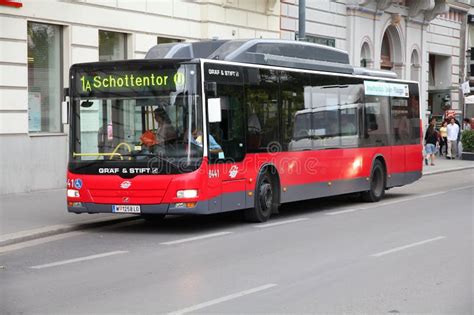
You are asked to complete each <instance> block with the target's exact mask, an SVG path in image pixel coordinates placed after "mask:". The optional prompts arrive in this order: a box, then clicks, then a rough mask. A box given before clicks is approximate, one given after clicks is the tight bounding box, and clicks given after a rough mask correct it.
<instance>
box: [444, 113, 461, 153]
mask: <svg viewBox="0 0 474 315" xmlns="http://www.w3.org/2000/svg"><path fill="white" fill-rule="evenodd" d="M447 128H448V154H447V156H446V158H447V159H449V160H452V159H454V158H455V157H456V153H457V148H458V145H457V141H458V134H459V126H458V125H457V124H456V123H455V122H454V118H451V121H450V122H449V125H448V127H447Z"/></svg>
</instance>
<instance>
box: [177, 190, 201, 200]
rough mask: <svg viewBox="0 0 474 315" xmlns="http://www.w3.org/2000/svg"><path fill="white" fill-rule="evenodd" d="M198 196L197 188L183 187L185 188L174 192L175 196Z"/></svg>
mask: <svg viewBox="0 0 474 315" xmlns="http://www.w3.org/2000/svg"><path fill="white" fill-rule="evenodd" d="M197 196H198V191H197V189H185V190H178V191H177V192H176V197H177V198H196V197H197Z"/></svg>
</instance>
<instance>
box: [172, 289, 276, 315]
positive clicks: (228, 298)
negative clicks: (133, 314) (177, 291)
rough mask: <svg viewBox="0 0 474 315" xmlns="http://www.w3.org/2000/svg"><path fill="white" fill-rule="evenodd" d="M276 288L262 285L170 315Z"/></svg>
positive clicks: (178, 314)
mask: <svg viewBox="0 0 474 315" xmlns="http://www.w3.org/2000/svg"><path fill="white" fill-rule="evenodd" d="M276 286H277V285H276V284H274V283H269V284H265V285H262V286H260V287H256V288H253V289H249V290H245V291H240V292H237V293H234V294H230V295H227V296H223V297H221V298H218V299H214V300H210V301H207V302H204V303H201V304H197V305H194V306H190V307H186V308H183V309H181V310H179V311H175V312H171V313H169V314H170V315H171V314H172V315H180V314H186V313H189V312H193V311H197V310H200V309H203V308H206V307H208V306H211V305H215V304H219V303H222V302H227V301H230V300H233V299H237V298H239V297H242V296H245V295H249V294H252V293H256V292H259V291H263V290H267V289H270V288H273V287H276Z"/></svg>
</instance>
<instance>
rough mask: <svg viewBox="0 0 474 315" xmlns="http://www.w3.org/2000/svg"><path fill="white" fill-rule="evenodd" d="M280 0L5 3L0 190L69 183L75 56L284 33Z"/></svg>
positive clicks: (121, 54)
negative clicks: (67, 107) (66, 110)
mask: <svg viewBox="0 0 474 315" xmlns="http://www.w3.org/2000/svg"><path fill="white" fill-rule="evenodd" d="M279 10H280V5H279V3H277V1H274V0H268V1H267V0H263V1H237V0H224V1H223V0H213V1H212V0H208V1H186V0H169V1H168V0H166V1H164V0H163V1H161V0H160V1H157V0H137V1H132V0H48V1H35V0H23V1H9V3H7V4H2V5H0V148H1V149H0V170H1V176H0V194H8V193H17V192H28V191H32V190H42V189H56V188H63V187H65V172H66V166H67V165H66V163H67V148H68V135H67V129H68V126H67V125H63V124H62V123H61V106H60V104H61V101H62V99H63V96H64V95H63V89H64V88H67V87H68V71H69V67H70V66H71V65H72V64H74V63H80V62H90V61H99V60H115V59H134V58H143V57H144V56H145V54H146V52H147V51H148V49H149V48H151V47H152V46H153V45H156V44H157V43H163V42H172V41H196V40H200V39H208V38H213V37H218V38H259V37H262V38H279V37H280V12H279Z"/></svg>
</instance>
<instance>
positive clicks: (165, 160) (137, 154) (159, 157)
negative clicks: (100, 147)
mask: <svg viewBox="0 0 474 315" xmlns="http://www.w3.org/2000/svg"><path fill="white" fill-rule="evenodd" d="M122 156H123V157H127V156H130V157H137V156H150V157H153V158H157V159H159V160H160V161H164V162H166V163H168V164H169V165H171V166H174V167H176V168H178V165H177V164H175V163H173V162H171V161H170V160H169V159H165V158H164V157H163V156H160V155H158V154H153V153H142V152H137V153H133V152H131V153H128V154H122Z"/></svg>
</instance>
